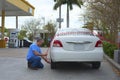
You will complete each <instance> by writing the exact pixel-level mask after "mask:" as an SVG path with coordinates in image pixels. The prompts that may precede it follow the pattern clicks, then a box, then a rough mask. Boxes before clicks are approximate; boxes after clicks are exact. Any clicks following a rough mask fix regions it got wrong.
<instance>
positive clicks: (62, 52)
mask: <svg viewBox="0 0 120 80" xmlns="http://www.w3.org/2000/svg"><path fill="white" fill-rule="evenodd" d="M50 58H51V69H54V68H56V64H57V63H59V62H85V63H91V64H92V68H95V69H98V68H100V65H101V61H102V59H103V48H102V41H101V40H100V39H99V38H98V37H96V36H94V35H93V33H92V32H91V31H90V30H88V29H86V28H66V29H59V30H58V31H57V32H56V34H55V37H54V39H53V40H52V43H51V46H50Z"/></svg>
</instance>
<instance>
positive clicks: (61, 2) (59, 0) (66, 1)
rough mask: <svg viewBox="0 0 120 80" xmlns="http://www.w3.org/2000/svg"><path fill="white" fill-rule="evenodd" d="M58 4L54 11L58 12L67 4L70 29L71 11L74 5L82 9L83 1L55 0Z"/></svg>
mask: <svg viewBox="0 0 120 80" xmlns="http://www.w3.org/2000/svg"><path fill="white" fill-rule="evenodd" d="M54 1H55V2H56V3H55V5H54V9H55V10H56V9H57V8H58V7H59V6H61V5H64V4H67V27H69V9H70V10H72V9H73V5H74V4H75V5H77V6H78V7H80V8H81V5H83V2H82V0H54Z"/></svg>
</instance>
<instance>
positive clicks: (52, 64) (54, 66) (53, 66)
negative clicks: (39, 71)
mask: <svg viewBox="0 0 120 80" xmlns="http://www.w3.org/2000/svg"><path fill="white" fill-rule="evenodd" d="M51 69H56V63H55V62H53V61H52V60H51Z"/></svg>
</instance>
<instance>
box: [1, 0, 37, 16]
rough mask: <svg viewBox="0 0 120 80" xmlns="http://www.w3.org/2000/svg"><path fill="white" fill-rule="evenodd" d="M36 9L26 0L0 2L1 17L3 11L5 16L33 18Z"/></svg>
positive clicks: (4, 0) (3, 0)
mask: <svg viewBox="0 0 120 80" xmlns="http://www.w3.org/2000/svg"><path fill="white" fill-rule="evenodd" d="M34 9H35V8H34V7H33V6H32V5H31V4H29V3H28V2H27V1H26V0H0V16H2V10H4V11H5V16H32V15H34Z"/></svg>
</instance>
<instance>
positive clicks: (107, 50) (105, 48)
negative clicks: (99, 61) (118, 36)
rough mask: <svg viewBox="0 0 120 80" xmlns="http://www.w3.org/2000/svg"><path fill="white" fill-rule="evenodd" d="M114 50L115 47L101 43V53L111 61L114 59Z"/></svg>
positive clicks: (107, 43)
mask: <svg viewBox="0 0 120 80" xmlns="http://www.w3.org/2000/svg"><path fill="white" fill-rule="evenodd" d="M116 49H117V46H116V45H114V44H111V43H109V42H105V41H104V42H103V51H104V52H105V54H107V55H108V56H109V57H110V58H112V59H113V58H114V50H116Z"/></svg>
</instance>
